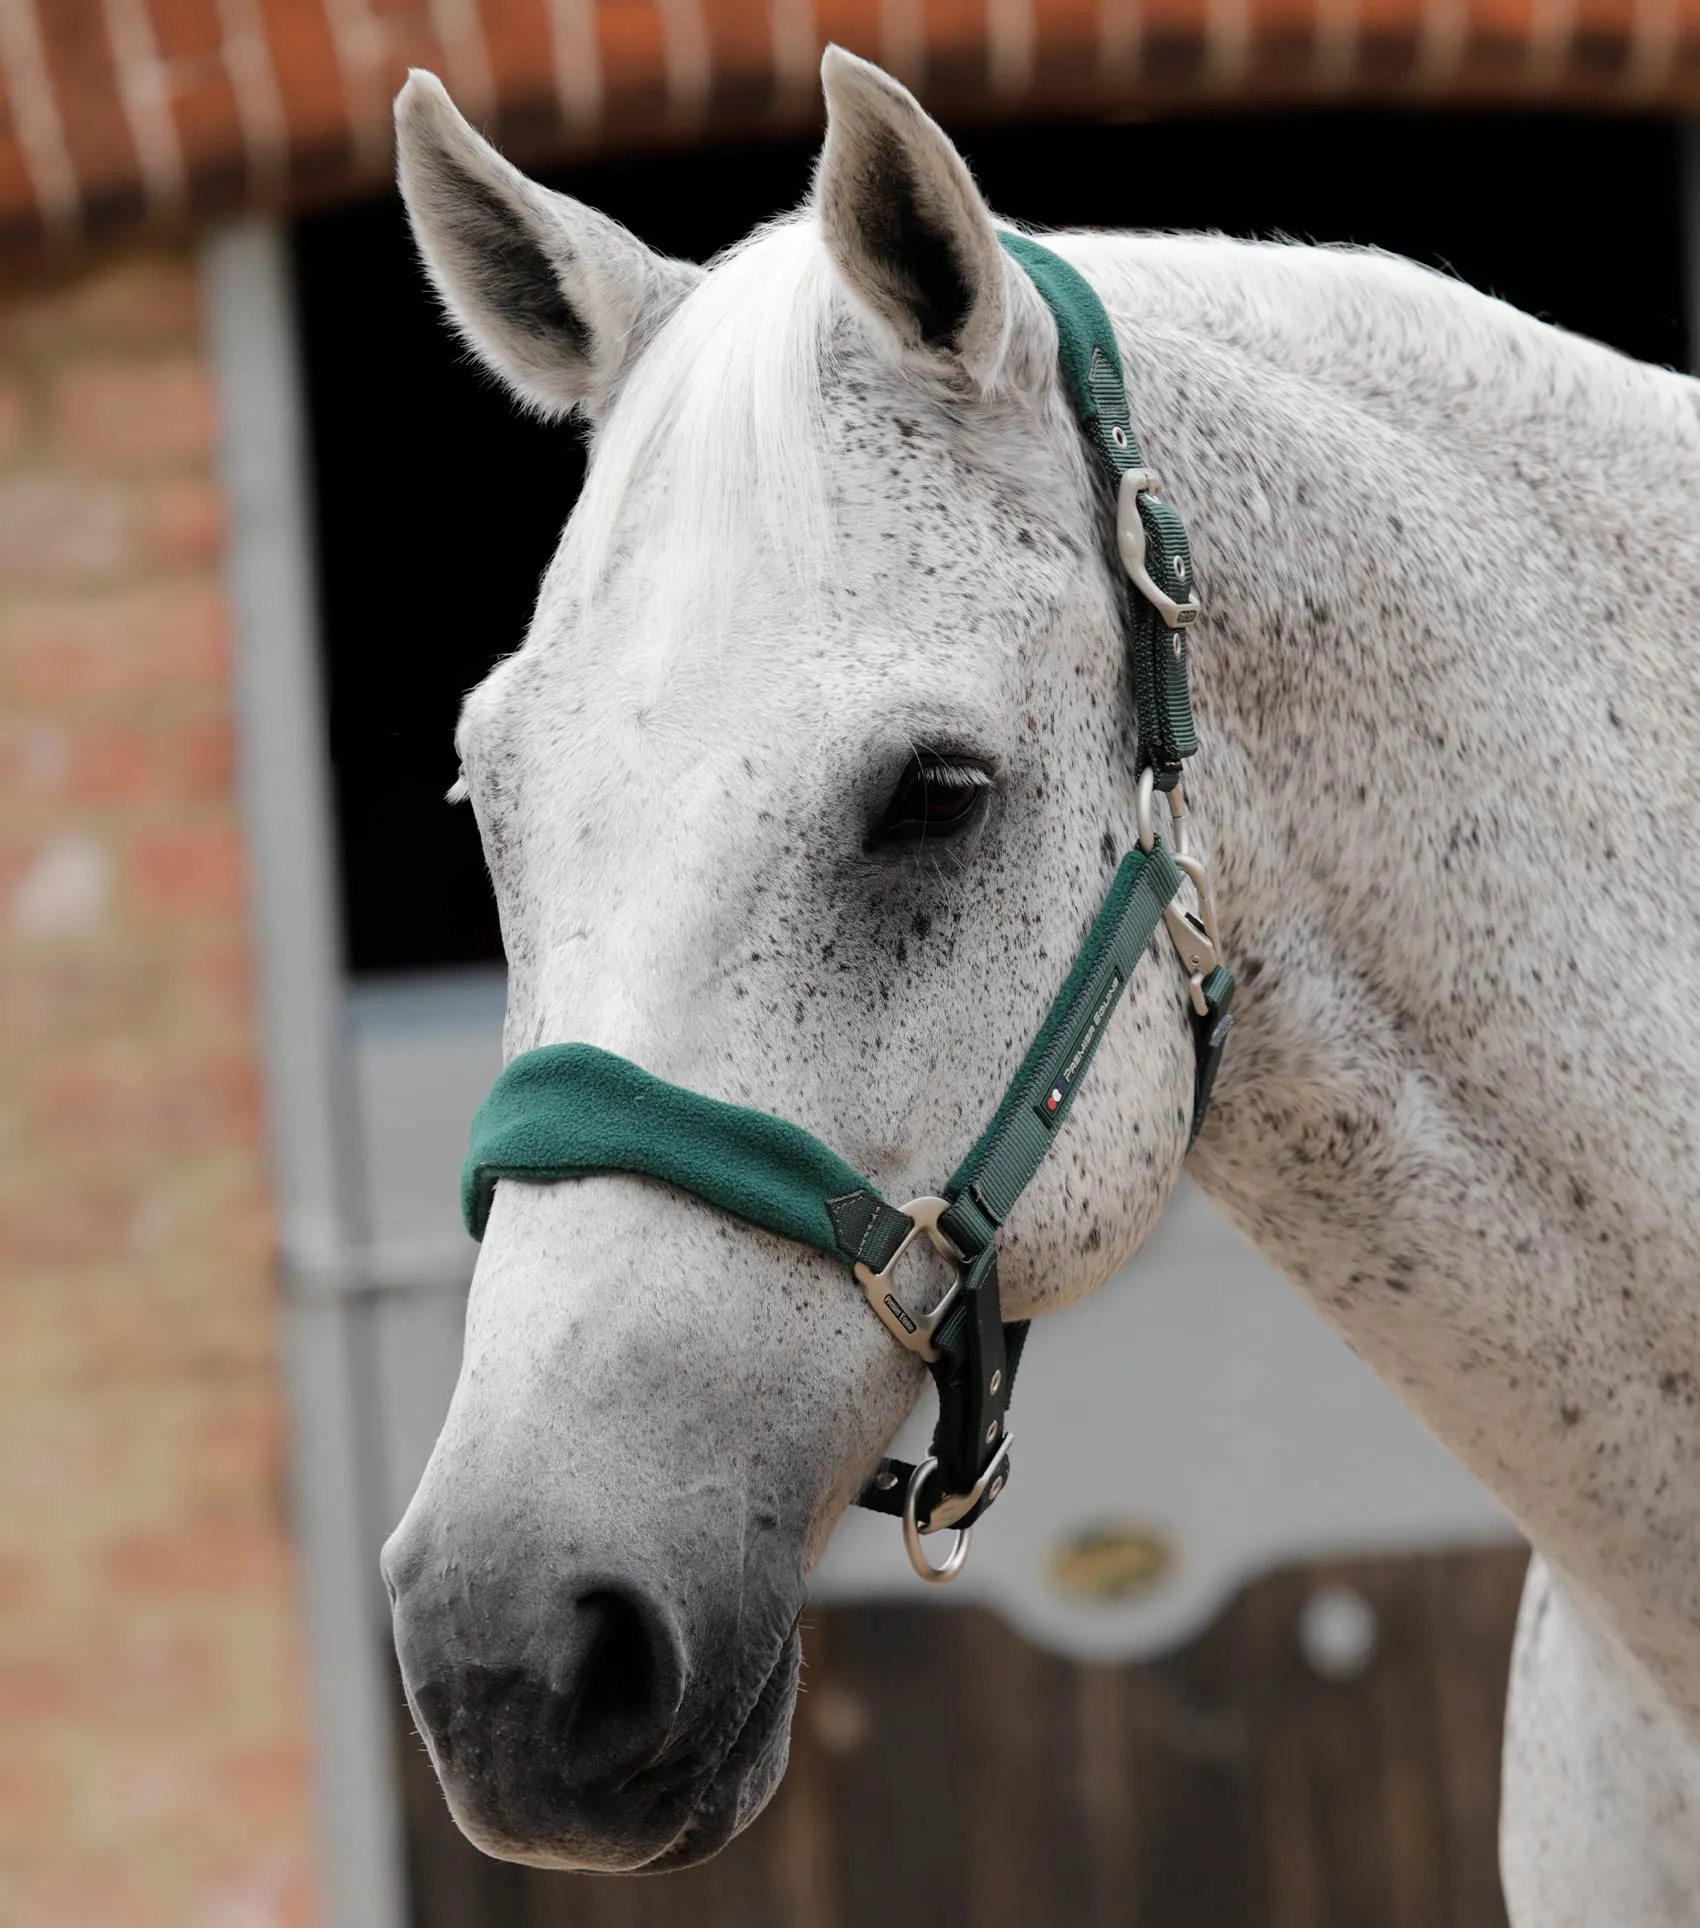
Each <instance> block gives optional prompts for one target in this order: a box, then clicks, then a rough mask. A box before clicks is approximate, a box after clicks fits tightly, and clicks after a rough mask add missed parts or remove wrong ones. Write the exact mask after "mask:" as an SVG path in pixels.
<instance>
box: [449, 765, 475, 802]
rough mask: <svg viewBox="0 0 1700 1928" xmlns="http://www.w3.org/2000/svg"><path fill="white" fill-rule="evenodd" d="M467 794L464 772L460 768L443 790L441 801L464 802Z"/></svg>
mask: <svg viewBox="0 0 1700 1928" xmlns="http://www.w3.org/2000/svg"><path fill="white" fill-rule="evenodd" d="M468 795H469V792H468V790H467V787H466V772H465V771H464V770H462V771H461V772H460V774H459V775H458V776H457V777H456V778H455V780H454V782H453V783H451V784H450V785H449V787H448V788H447V789H446V790H445V791H444V792H443V801H444V803H465V801H466V799H467V796H468Z"/></svg>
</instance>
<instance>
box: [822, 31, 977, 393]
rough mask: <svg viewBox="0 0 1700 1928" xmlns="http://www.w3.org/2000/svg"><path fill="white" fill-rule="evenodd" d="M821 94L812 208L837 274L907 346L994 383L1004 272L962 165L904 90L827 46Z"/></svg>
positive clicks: (941, 132) (874, 69)
mask: <svg viewBox="0 0 1700 1928" xmlns="http://www.w3.org/2000/svg"><path fill="white" fill-rule="evenodd" d="M821 85H822V87H823V88H824V89H825V92H826V145H825V146H824V147H823V148H822V149H821V157H820V165H819V167H818V168H817V169H816V172H815V206H816V209H817V210H818V212H819V215H820V223H821V231H822V233H823V234H824V236H825V238H826V245H827V249H828V251H829V253H830V254H831V256H832V258H833V261H834V262H835V263H836V264H837V267H838V271H839V273H840V274H842V275H843V277H844V279H845V281H846V282H848V284H849V286H850V288H851V291H852V292H853V293H854V294H856V295H857V296H858V297H859V298H860V299H861V300H862V301H863V302H864V303H865V304H866V305H867V306H868V307H869V308H871V309H872V310H873V312H874V313H875V315H877V316H878V317H879V319H880V320H881V321H883V322H884V323H885V324H886V325H887V327H889V328H890V329H891V330H892V331H893V332H894V333H895V334H896V336H897V339H898V341H899V342H900V343H901V344H902V345H903V347H904V348H906V349H909V350H912V351H919V352H920V353H921V354H922V355H924V356H926V357H928V358H930V359H935V360H939V361H944V362H948V363H956V364H958V365H960V366H961V367H963V368H965V369H966V370H967V372H968V373H969V374H971V375H973V376H974V377H976V378H977V379H978V380H980V381H982V382H989V381H990V380H991V379H992V377H993V375H994V374H995V372H996V370H997V367H998V364H999V362H1000V360H1001V358H1002V353H1003V343H1004V332H1005V327H1006V319H1007V316H1008V311H1009V296H1008V279H1007V275H1008V269H1007V266H1006V261H1005V256H1004V252H1003V249H1002V248H1000V247H999V246H998V238H997V231H996V229H995V228H994V227H993V225H992V215H991V210H990V209H989V208H988V207H987V206H986V203H985V200H984V198H983V197H982V195H981V193H980V190H979V189H978V188H977V187H976V186H975V185H974V181H973V177H972V176H971V175H970V174H969V172H968V168H967V165H966V163H965V162H964V161H963V159H962V156H961V155H960V154H958V153H957V151H956V149H955V148H954V147H953V146H952V145H951V143H950V140H949V138H948V136H947V135H946V134H945V132H944V129H943V128H941V127H940V126H939V124H938V123H937V122H936V121H935V120H933V119H932V118H931V116H929V115H928V114H927V113H925V112H924V111H923V109H922V107H921V104H920V102H919V101H917V100H916V99H915V97H914V95H913V94H911V93H910V92H909V90H908V89H907V88H906V87H902V86H900V85H899V84H898V83H897V82H896V81H895V80H893V79H892V78H891V76H890V75H889V74H887V73H884V72H882V71H881V70H880V69H879V68H878V67H875V66H873V65H871V64H870V63H869V62H868V61H865V60H858V59H857V57H856V56H855V55H854V54H850V53H846V52H845V51H844V49H843V48H842V47H828V48H827V50H826V53H825V55H824V57H823V58H822V60H821Z"/></svg>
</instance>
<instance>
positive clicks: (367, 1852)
mask: <svg viewBox="0 0 1700 1928" xmlns="http://www.w3.org/2000/svg"><path fill="white" fill-rule="evenodd" d="M200 266H201V286H202V296H203V308H204V315H205V325H206V332H207V339H208V343H209V347H210V351H211V355H212V361H213V366H214V372H215V378H216V381H217V385H218V393H219V404H220V413H221V418H222V432H221V448H220V466H221V476H222V482H223V487H224V494H225V503H226V510H227V514H228V517H229V529H230V534H229V539H228V544H227V578H226V579H227V588H228V593H229V596H230V601H231V605H232V613H233V616H234V619H235V632H236V651H235V655H236V660H235V706H236V720H237V733H238V742H239V757H240V774H239V781H240V787H241V803H242V809H243V815H244V822H245V833H246V838H247V848H248V856H249V876H250V919H251V930H252V938H253V949H254V958H255V965H256V973H257V979H258V988H259V1019H260V1023H259V1029H260V1046H261V1054H262V1058H263V1062H264V1069H265V1087H266V1113H267V1127H268V1133H269V1141H270V1155H271V1175H272V1186H273V1193H274V1200H275V1205H276V1209H277V1215H278V1249H277V1268H278V1279H279V1284H280V1292H281V1311H282V1323H283V1329H284V1349H285V1359H286V1383H287V1395H288V1400H289V1408H290V1422H291V1423H290V1437H291V1463H290V1497H291V1505H292V1508H293V1512H294V1520H293V1525H294V1530H295V1543H296V1548H297V1557H298V1560H299V1572H300V1581H299V1589H300V1601H301V1611H302V1619H303V1622H304V1625H305V1629H306V1639H307V1659H308V1671H309V1677H310V1682H311V1691H312V1717H313V1750H314V1762H315V1770H316V1787H315V1794H316V1802H315V1806H316V1813H317V1821H318V1849H319V1854H318V1862H319V1873H320V1886H321V1893H322V1896H323V1902H324V1919H325V1921H326V1924H327V1928H406V1921H407V1913H408V1910H407V1892H406V1878H405V1866H404V1858H403V1828H402V1818H401V1801H400V1792H399V1786H398V1774H397V1763H396V1757H395V1747H396V1740H395V1721H394V1711H395V1709H394V1702H395V1693H396V1688H395V1684H394V1678H393V1674H392V1672H391V1668H390V1663H389V1658H388V1653H387V1639H388V1634H387V1620H388V1614H387V1611H386V1607H385V1601H384V1596H383V1588H382V1584H381V1580H380V1577H379V1575H378V1572H377V1568H376V1563H375V1560H374V1558H373V1548H374V1546H375V1545H376V1543H377V1535H378V1534H379V1533H380V1532H381V1530H382V1522H381V1514H380V1512H379V1510H378V1508H379V1506H380V1505H381V1500H379V1498H378V1496H377V1495H375V1494H374V1493H373V1492H372V1491H371V1490H370V1488H371V1478H370V1473H369V1470H368V1469H370V1468H371V1466H372V1465H373V1455H372V1453H371V1452H370V1451H369V1450H367V1442H366V1441H365V1439H364V1437H363V1434H364V1430H365V1425H366V1423H367V1402H366V1401H365V1399H364V1398H363V1397H362V1386H363V1384H364V1383H365V1380H366V1377H367V1375H366V1374H365V1372H364V1371H363V1369H362V1362H361V1350H362V1325H363V1322H364V1320H365V1318H366V1315H367V1312H368V1310H369V1308H368V1307H367V1305H366V1303H365V1297H364V1292H363V1287H364V1283H365V1267H364V1266H363V1264H362V1252H363V1247H364V1243H365V1241H364V1239H363V1236H362V1225H361V1204H360V1199H361V1186H360V1181H359V1167H358V1143H357V1134H356V1132H355V1130H354V1128H353V1112H352V1096H351V1092H350V1089H349V1082H348V1070H347V1053H346V1049H345V1038H344V1029H345V993H344V984H343V964H342V940H341V932H340V930H339V928H338V914H337V889H336V847H335V838H334V834H333V827H332V817H331V786H330V772H329V765H328V756H327V750H326V730H325V712H324V701H323V693H322V690H321V688H320V676H319V660H320V657H319V629H318V609H317V600H316V593H315V590H316V578H315V569H314V557H313V542H312V534H311V530H312V513H311V500H312V496H311V475H310V468H309V462H308V448H307V427H306V424H307V411H306V404H305V395H304V390H303V385H302V374H301V366H300V356H299V349H298V343H297V340H296V325H295V300H294V290H293V285H292V270H291V262H290V253H289V246H288V240H287V236H286V233H285V230H284V228H283V226H282V224H281V223H279V222H277V221H275V220H269V219H251V220H246V221H242V222H240V223H237V224H234V225H231V226H228V227H224V228H221V229H219V230H217V231H215V232H214V233H212V234H211V235H209V237H208V238H207V240H206V241H205V243H204V245H203V247H202V251H201V262H200Z"/></svg>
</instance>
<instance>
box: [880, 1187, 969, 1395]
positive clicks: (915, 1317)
mask: <svg viewBox="0 0 1700 1928" xmlns="http://www.w3.org/2000/svg"><path fill="white" fill-rule="evenodd" d="M900 1210H901V1211H902V1213H903V1216H904V1217H905V1218H907V1219H909V1220H910V1221H911V1229H910V1231H909V1233H908V1234H907V1236H906V1237H905V1238H904V1241H903V1243H902V1244H901V1245H900V1246H898V1248H897V1250H896V1251H895V1252H893V1253H892V1255H891V1257H890V1258H889V1259H887V1260H886V1263H885V1269H884V1270H883V1271H880V1272H876V1271H874V1270H873V1268H872V1267H871V1266H869V1265H867V1264H866V1263H865V1262H864V1261H862V1260H861V1259H858V1260H857V1261H856V1265H855V1273H856V1279H857V1282H858V1284H860V1286H861V1288H862V1290H863V1291H864V1292H865V1293H866V1294H867V1295H868V1303H869V1305H871V1306H872V1307H873V1309H874V1311H875V1312H876V1313H877V1314H878V1315H879V1319H880V1323H881V1324H882V1325H883V1326H884V1327H885V1329H886V1331H887V1332H889V1333H890V1334H891V1336H892V1337H893V1338H894V1339H895V1340H896V1341H897V1343H898V1344H899V1345H900V1346H906V1347H907V1348H908V1349H909V1351H911V1352H915V1353H919V1354H920V1356H921V1357H922V1358H923V1359H925V1360H926V1361H927V1363H928V1364H929V1365H931V1364H932V1362H933V1361H934V1360H935V1359H936V1358H937V1357H938V1356H939V1355H938V1352H937V1350H936V1348H935V1347H934V1345H933V1334H934V1333H935V1332H936V1331H937V1330H938V1325H939V1321H940V1320H941V1319H942V1318H943V1317H944V1315H945V1314H946V1313H947V1312H948V1311H949V1310H950V1308H951V1307H952V1306H953V1305H955V1303H956V1299H957V1295H958V1293H960V1292H961V1290H962V1281H963V1278H964V1277H965V1273H964V1270H963V1264H962V1254H961V1253H960V1252H959V1251H957V1249H956V1247H955V1246H954V1245H952V1244H951V1242H950V1240H949V1239H948V1238H947V1237H946V1236H945V1234H944V1233H943V1232H941V1231H940V1230H939V1219H940V1217H941V1216H942V1215H943V1214H944V1213H946V1212H948V1211H949V1210H950V1200H949V1199H948V1198H931V1197H928V1198H912V1199H910V1201H909V1203H908V1204H907V1205H904V1206H902V1207H900ZM923 1232H924V1233H925V1234H926V1236H927V1239H928V1241H929V1242H930V1244H931V1245H932V1248H933V1250H934V1251H935V1252H937V1253H938V1255H939V1257H940V1258H942V1259H947V1260H948V1261H949V1262H950V1264H951V1265H953V1266H954V1267H955V1268H956V1277H955V1278H954V1279H953V1280H952V1281H951V1283H950V1287H949V1289H948V1290H947V1291H946V1293H945V1295H944V1297H943V1298H942V1299H940V1300H939V1302H938V1304H937V1305H935V1306H934V1307H933V1309H932V1311H931V1312H912V1311H911V1310H910V1309H909V1307H908V1306H907V1305H905V1304H904V1302H903V1301H902V1300H901V1299H900V1298H899V1297H898V1296H897V1294H896V1293H895V1292H894V1291H893V1290H892V1288H891V1275H892V1273H893V1272H895V1271H896V1269H897V1262H898V1260H899V1259H901V1258H902V1256H903V1254H904V1253H905V1252H907V1251H908V1250H909V1248H910V1246H911V1245H913V1244H914V1243H915V1241H916V1239H918V1238H919V1237H920V1236H921V1235H922V1233H923Z"/></svg>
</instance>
